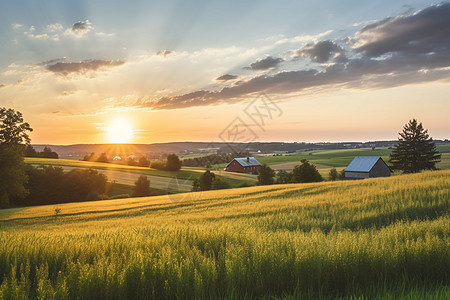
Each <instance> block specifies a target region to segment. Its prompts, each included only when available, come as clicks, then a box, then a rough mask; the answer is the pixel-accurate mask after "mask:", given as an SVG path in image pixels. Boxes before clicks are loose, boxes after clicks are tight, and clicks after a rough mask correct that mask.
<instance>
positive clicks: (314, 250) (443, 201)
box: [0, 171, 450, 299]
mask: <svg viewBox="0 0 450 300" xmlns="http://www.w3.org/2000/svg"><path fill="white" fill-rule="evenodd" d="M449 177H450V171H440V172H428V173H423V174H417V175H408V176H398V177H395V178H386V179H373V180H364V181H351V182H332V183H319V184H295V185H278V186H265V187H251V188H243V189H236V190H224V191H211V192H204V193H201V194H195V195H193V196H192V197H191V198H186V197H185V195H175V196H172V197H171V198H167V197H152V198H144V199H124V200H110V201H107V202H90V203H83V204H66V205H60V206H58V207H59V208H60V209H61V212H60V213H59V214H58V215H57V216H56V215H55V214H54V207H53V206H47V207H34V208H30V209H26V210H21V211H12V212H11V213H10V214H7V212H3V214H2V215H0V218H1V217H2V216H3V220H0V283H1V284H0V298H2V299H18V298H22V299H35V298H38V299H125V298H132V299H148V298H156V299H173V298H180V299H192V298H199V299H210V298H261V297H262V298H270V297H287V298H289V297H291V298H311V299H318V298H351V299H375V298H378V299H382V298H391V299H397V298H402V297H403V298H408V299H414V298H417V299H421V298H426V297H432V298H442V299H448V298H449V297H448V296H449V295H450V288H449V284H450V276H449V275H450V271H449V270H450V226H449V224H450V216H449V199H450V197H449V196H450V187H449V182H450V180H449ZM177 197H179V199H177ZM430 299H431V298H430Z"/></svg>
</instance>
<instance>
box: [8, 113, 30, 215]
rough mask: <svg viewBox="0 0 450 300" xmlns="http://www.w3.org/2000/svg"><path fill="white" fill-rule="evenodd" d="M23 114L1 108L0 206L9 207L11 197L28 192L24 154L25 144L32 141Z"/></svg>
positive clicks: (21, 195)
mask: <svg viewBox="0 0 450 300" xmlns="http://www.w3.org/2000/svg"><path fill="white" fill-rule="evenodd" d="M32 130H33V129H32V128H31V127H30V125H29V124H28V123H26V122H24V120H23V117H22V114H21V113H20V112H16V111H15V110H13V109H6V108H0V207H8V206H9V204H10V198H11V197H23V196H25V195H26V194H27V190H26V189H25V187H24V185H25V183H26V182H27V176H26V174H25V163H24V161H23V155H24V152H25V146H24V144H29V143H30V138H29V136H28V134H27V131H32Z"/></svg>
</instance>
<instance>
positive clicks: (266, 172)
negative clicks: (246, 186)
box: [258, 164, 275, 185]
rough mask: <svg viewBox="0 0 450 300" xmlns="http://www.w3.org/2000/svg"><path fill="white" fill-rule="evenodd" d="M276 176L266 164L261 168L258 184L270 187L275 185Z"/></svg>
mask: <svg viewBox="0 0 450 300" xmlns="http://www.w3.org/2000/svg"><path fill="white" fill-rule="evenodd" d="M274 176H275V171H274V170H273V169H272V168H271V167H269V166H268V165H266V164H263V165H261V166H260V167H259V171H258V184H259V185H269V184H273V183H274V179H273V177H274Z"/></svg>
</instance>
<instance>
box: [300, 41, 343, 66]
mask: <svg viewBox="0 0 450 300" xmlns="http://www.w3.org/2000/svg"><path fill="white" fill-rule="evenodd" d="M343 53H344V49H342V47H341V46H339V45H338V44H336V43H335V42H333V41H330V40H326V41H320V42H317V43H313V44H307V45H305V46H303V47H302V48H301V49H299V50H297V51H295V52H294V54H293V56H292V57H293V58H299V57H308V58H310V59H311V60H312V61H314V62H318V63H326V62H328V61H329V60H330V58H333V57H338V56H341V55H342V54H343Z"/></svg>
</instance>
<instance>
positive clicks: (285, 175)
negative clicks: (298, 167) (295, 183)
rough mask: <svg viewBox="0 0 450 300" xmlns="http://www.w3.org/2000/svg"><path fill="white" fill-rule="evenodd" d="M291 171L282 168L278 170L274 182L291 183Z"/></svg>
mask: <svg viewBox="0 0 450 300" xmlns="http://www.w3.org/2000/svg"><path fill="white" fill-rule="evenodd" d="M291 182H292V173H291V172H287V171H284V170H279V171H278V172H277V174H276V183H291Z"/></svg>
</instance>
